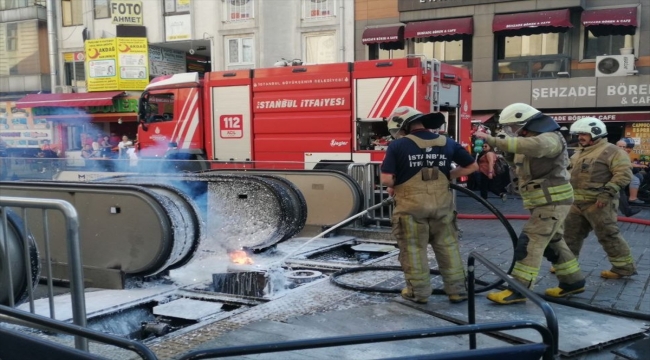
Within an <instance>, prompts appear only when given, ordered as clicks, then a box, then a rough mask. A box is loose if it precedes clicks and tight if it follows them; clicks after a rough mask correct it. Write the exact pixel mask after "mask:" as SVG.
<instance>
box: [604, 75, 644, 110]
mask: <svg viewBox="0 0 650 360" xmlns="http://www.w3.org/2000/svg"><path fill="white" fill-rule="evenodd" d="M597 96H598V98H597V100H596V102H597V105H598V107H607V106H650V75H640V76H625V77H611V78H604V77H603V78H598V94H597Z"/></svg>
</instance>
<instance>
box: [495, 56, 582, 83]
mask: <svg viewBox="0 0 650 360" xmlns="http://www.w3.org/2000/svg"><path fill="white" fill-rule="evenodd" d="M569 61H570V59H569V57H565V56H561V57H560V56H539V57H526V58H516V59H504V60H498V61H497V62H496V69H495V72H494V74H495V80H523V79H543V78H556V77H558V73H567V74H568V72H569V69H570V67H569V64H570V62H569Z"/></svg>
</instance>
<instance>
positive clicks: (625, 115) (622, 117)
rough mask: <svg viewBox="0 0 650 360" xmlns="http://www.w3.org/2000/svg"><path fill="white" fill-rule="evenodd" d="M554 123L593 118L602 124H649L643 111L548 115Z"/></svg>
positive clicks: (649, 114) (648, 119) (647, 116)
mask: <svg viewBox="0 0 650 360" xmlns="http://www.w3.org/2000/svg"><path fill="white" fill-rule="evenodd" d="M548 115H549V116H551V117H553V119H555V121H557V122H559V123H572V122H574V121H576V120H579V119H582V118H585V117H595V118H596V119H600V120H601V121H603V122H630V121H647V122H649V123H650V113H649V112H645V111H628V112H618V113H614V112H612V113H604V112H602V113H601V112H593V113H574V114H553V113H549V114H548Z"/></svg>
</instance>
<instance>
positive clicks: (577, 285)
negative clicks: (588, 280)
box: [544, 279, 585, 298]
mask: <svg viewBox="0 0 650 360" xmlns="http://www.w3.org/2000/svg"><path fill="white" fill-rule="evenodd" d="M584 291H585V280H584V279H582V280H580V281H576V282H574V283H573V284H563V283H560V285H558V286H557V287H554V288H550V289H546V291H544V294H546V296H550V297H554V298H563V297H565V296H567V295H573V294H580V293H581V292H584Z"/></svg>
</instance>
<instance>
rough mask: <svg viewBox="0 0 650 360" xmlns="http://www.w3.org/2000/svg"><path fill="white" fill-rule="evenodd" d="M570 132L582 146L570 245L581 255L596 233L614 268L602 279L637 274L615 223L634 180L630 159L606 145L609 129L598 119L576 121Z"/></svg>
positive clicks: (574, 161) (575, 161)
mask: <svg viewBox="0 0 650 360" xmlns="http://www.w3.org/2000/svg"><path fill="white" fill-rule="evenodd" d="M571 133H572V134H577V135H578V141H579V143H580V146H579V148H578V150H576V152H575V154H574V155H573V156H572V157H571V167H570V171H571V185H573V188H574V189H575V201H574V203H573V206H572V207H571V210H570V211H569V215H568V216H567V217H566V220H565V222H564V227H565V228H566V229H567V230H566V232H565V234H564V236H565V238H566V242H567V245H568V246H569V248H570V249H571V251H573V253H574V254H575V255H576V256H578V254H579V253H580V249H581V248H582V244H583V243H584V240H585V238H586V237H587V235H589V232H591V230H593V231H594V232H595V233H596V238H598V242H599V243H600V244H601V245H602V246H603V250H605V252H606V253H607V257H608V259H609V262H610V263H611V264H612V269H611V270H603V271H602V272H601V273H600V276H601V277H603V278H605V279H620V278H622V277H626V276H631V275H634V274H635V273H636V268H635V266H634V260H633V259H632V255H631V253H630V247H629V246H628V245H627V242H625V239H623V237H622V236H621V233H620V230H619V228H618V225H617V223H616V221H617V219H616V216H617V214H618V211H617V209H618V197H619V191H620V190H621V188H623V187H625V186H626V185H627V184H629V183H630V180H631V179H632V165H631V163H630V158H629V156H628V155H627V153H625V152H624V151H621V150H620V149H619V148H618V147H617V146H616V145H614V144H610V143H608V142H607V128H606V127H605V124H604V123H603V122H602V121H600V120H598V119H596V118H593V117H586V118H582V119H579V120H577V121H576V122H575V123H573V125H571ZM556 271H557V269H556Z"/></svg>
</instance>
